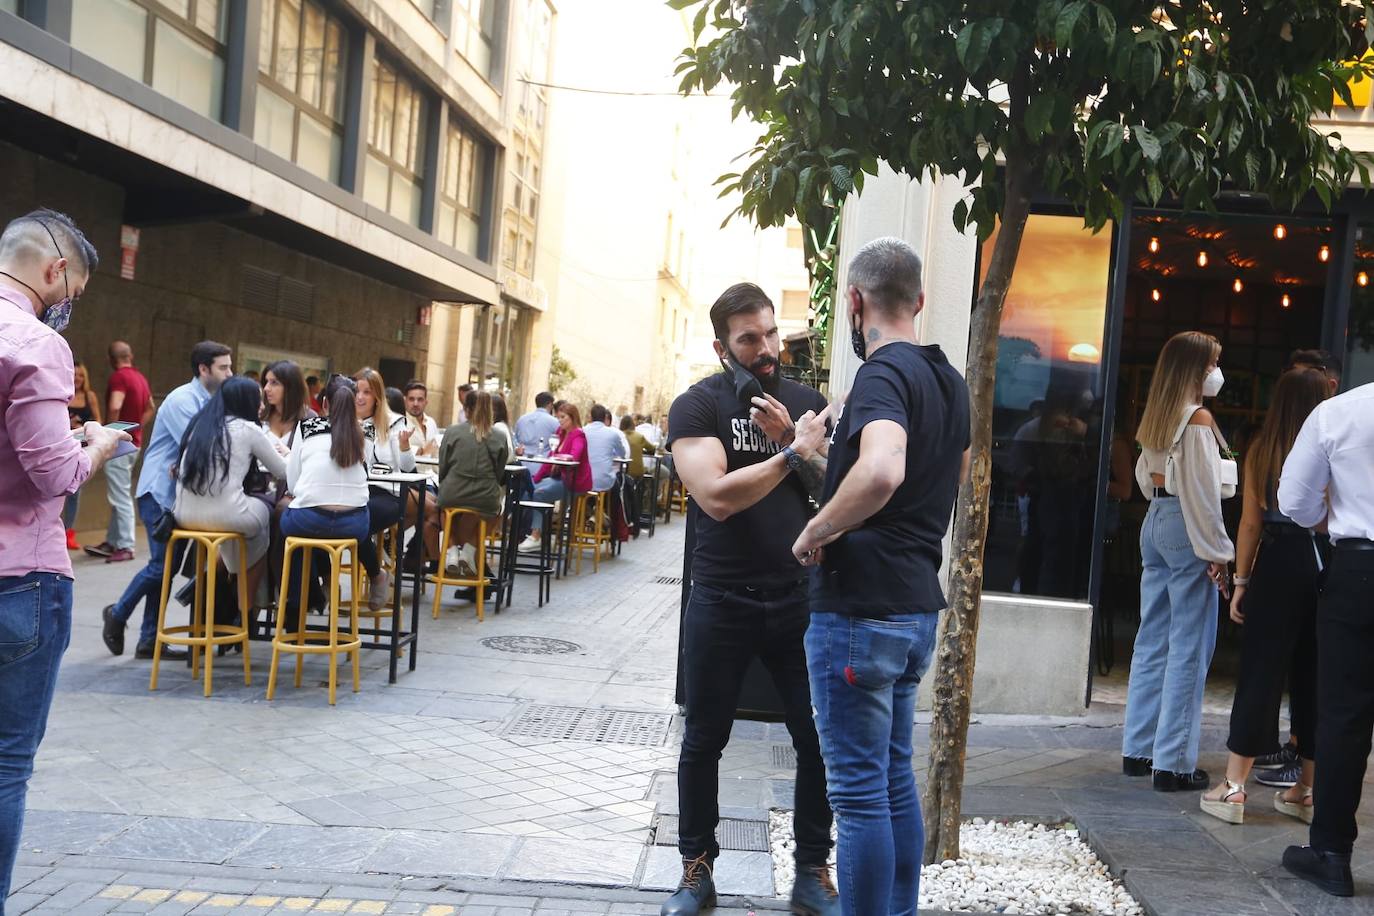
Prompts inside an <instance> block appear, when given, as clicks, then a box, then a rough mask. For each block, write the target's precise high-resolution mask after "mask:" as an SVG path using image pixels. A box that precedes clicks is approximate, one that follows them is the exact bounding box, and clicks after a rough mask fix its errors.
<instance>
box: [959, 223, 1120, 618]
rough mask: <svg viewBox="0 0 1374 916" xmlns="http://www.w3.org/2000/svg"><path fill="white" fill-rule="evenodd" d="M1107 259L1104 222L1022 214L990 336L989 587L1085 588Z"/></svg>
mask: <svg viewBox="0 0 1374 916" xmlns="http://www.w3.org/2000/svg"><path fill="white" fill-rule="evenodd" d="M995 239H996V237H995V235H994V237H993V238H992V239H989V240H988V242H987V243H986V244H985V246H984V249H983V257H982V265H983V266H982V270H984V271H985V270H986V265H987V263H988V257H989V255H990V254H991V250H992V245H993V243H994V242H995ZM1110 262H1111V233H1110V232H1109V231H1104V232H1102V233H1099V234H1097V235H1093V234H1092V233H1090V232H1087V231H1085V230H1084V229H1083V223H1082V220H1081V219H1078V218H1076V217H1067V216H1064V217H1061V216H1050V215H1042V214H1037V215H1034V216H1032V217H1031V218H1030V220H1029V222H1028V223H1027V225H1026V233H1025V237H1024V239H1023V241H1022V243H1021V253H1020V257H1019V259H1018V261H1017V265H1016V271H1015V274H1014V275H1013V277H1012V281H1011V287H1010V289H1009V291H1008V293H1007V302H1006V306H1005V308H1004V311H1003V318H1002V333H1001V337H1000V338H999V342H998V356H997V384H996V388H995V393H994V406H993V473H992V490H991V494H990V499H991V507H990V518H989V524H988V538H987V547H986V551H985V569H984V585H985V587H986V588H987V590H989V591H1000V592H1012V593H1018V594H1022V595H1028V596H1038V597H1047V598H1070V599H1075V600H1085V599H1086V598H1087V597H1088V573H1089V569H1090V568H1091V564H1092V555H1093V550H1092V535H1093V523H1094V520H1095V509H1096V498H1097V492H1098V486H1097V474H1098V464H1099V456H1100V452H1101V445H1100V443H1101V438H1102V398H1103V382H1104V379H1103V377H1102V371H1101V368H1102V365H1101V364H1102V348H1103V334H1104V327H1105V321H1106V314H1107V284H1108V275H1109V266H1110Z"/></svg>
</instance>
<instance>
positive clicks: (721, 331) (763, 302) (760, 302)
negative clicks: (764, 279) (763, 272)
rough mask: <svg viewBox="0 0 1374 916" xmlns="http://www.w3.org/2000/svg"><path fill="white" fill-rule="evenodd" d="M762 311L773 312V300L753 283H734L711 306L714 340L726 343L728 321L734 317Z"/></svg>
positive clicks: (728, 327)
mask: <svg viewBox="0 0 1374 916" xmlns="http://www.w3.org/2000/svg"><path fill="white" fill-rule="evenodd" d="M764 309H767V310H768V311H770V312H771V311H773V300H772V299H769V298H768V294H767V293H765V292H764V291H763V290H762V289H760V288H759V287H758V286H757V285H756V284H753V283H736V284H735V285H734V286H732V287H730V288H729V289H727V290H726V291H725V292H723V293H721V294H720V297H719V298H717V299H716V301H715V303H714V304H713V305H712V306H711V330H712V331H713V332H715V335H716V340H719V341H720V342H721V343H726V338H727V337H729V336H730V319H731V318H733V317H734V316H736V315H749V314H752V313H753V312H761V311H763V310H764Z"/></svg>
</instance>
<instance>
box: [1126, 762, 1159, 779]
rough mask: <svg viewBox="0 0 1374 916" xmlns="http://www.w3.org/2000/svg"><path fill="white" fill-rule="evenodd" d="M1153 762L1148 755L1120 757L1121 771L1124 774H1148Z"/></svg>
mask: <svg viewBox="0 0 1374 916" xmlns="http://www.w3.org/2000/svg"><path fill="white" fill-rule="evenodd" d="M1154 763H1155V762H1154V761H1153V760H1151V759H1150V758H1149V757H1122V758H1121V772H1122V774H1124V775H1126V776H1149V775H1150V770H1151V768H1153V767H1154Z"/></svg>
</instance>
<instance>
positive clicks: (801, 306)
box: [778, 289, 811, 321]
mask: <svg viewBox="0 0 1374 916" xmlns="http://www.w3.org/2000/svg"><path fill="white" fill-rule="evenodd" d="M810 305H811V296H810V295H809V294H808V293H807V292H806V290H804V289H785V290H783V291H782V310H781V312H780V313H779V315H778V317H780V318H785V319H787V320H789V321H805V320H806V313H807V309H808V308H810Z"/></svg>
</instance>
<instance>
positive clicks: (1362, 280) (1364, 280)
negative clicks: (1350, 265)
mask: <svg viewBox="0 0 1374 916" xmlns="http://www.w3.org/2000/svg"><path fill="white" fill-rule="evenodd" d="M1355 282H1356V283H1358V284H1360V285H1361V286H1368V285H1369V274H1367V273H1365V272H1364V271H1360V272H1359V273H1357V274H1355Z"/></svg>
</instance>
